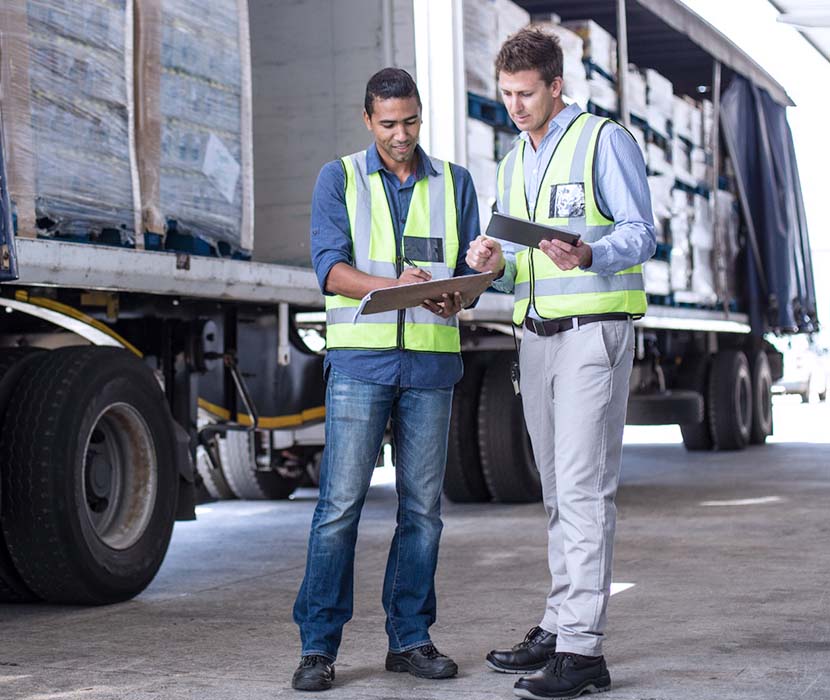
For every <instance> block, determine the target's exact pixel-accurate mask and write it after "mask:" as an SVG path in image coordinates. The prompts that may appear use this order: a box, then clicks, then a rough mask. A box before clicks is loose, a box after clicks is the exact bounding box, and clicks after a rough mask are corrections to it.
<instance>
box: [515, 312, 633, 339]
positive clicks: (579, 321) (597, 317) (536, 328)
mask: <svg viewBox="0 0 830 700" xmlns="http://www.w3.org/2000/svg"><path fill="white" fill-rule="evenodd" d="M630 318H631V316H629V315H628V314H586V315H585V316H566V317H565V318H557V319H553V320H551V321H540V320H539V319H537V318H530V317H528V318H526V319H525V323H524V326H525V328H527V330H529V331H530V332H531V333H535V334H536V335H544V336H547V335H556V334H557V333H561V332H562V331H570V330H573V329H575V328H579V327H580V326H583V325H585V324H586V323H595V322H597V321H627V320H628V319H630Z"/></svg>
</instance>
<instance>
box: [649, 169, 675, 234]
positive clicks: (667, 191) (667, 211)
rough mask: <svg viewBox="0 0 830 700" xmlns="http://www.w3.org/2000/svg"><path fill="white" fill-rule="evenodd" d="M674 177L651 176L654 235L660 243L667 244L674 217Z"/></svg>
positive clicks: (650, 188)
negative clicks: (671, 220)
mask: <svg viewBox="0 0 830 700" xmlns="http://www.w3.org/2000/svg"><path fill="white" fill-rule="evenodd" d="M672 187H674V177H673V176H672V175H649V177H648V188H649V191H650V192H651V209H652V215H653V218H654V233H655V235H656V238H657V242H658V243H667V242H668V240H669V234H670V229H671V225H670V219H671V216H672V194H671V193H672Z"/></svg>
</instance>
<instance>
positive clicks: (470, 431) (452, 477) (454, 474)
mask: <svg viewBox="0 0 830 700" xmlns="http://www.w3.org/2000/svg"><path fill="white" fill-rule="evenodd" d="M464 365H465V366H464V376H463V377H462V378H461V381H460V382H458V384H456V385H455V391H454V392H453V395H452V414H451V416H450V434H449V440H448V442H447V470H446V473H445V474H444V495H445V496H446V497H447V498H449V499H450V500H451V501H453V502H455V503H483V502H485V501H489V500H490V491H489V489H488V488H487V483H486V482H485V481H484V474H483V473H482V471H481V456H480V454H479V449H478V440H477V439H476V440H471V439H470V438H471V437H472V436H475V435H477V433H478V399H479V394H480V393H481V378H482V375H483V374H484V369H485V364H484V362H483V361H481V360H480V359H478V358H471V359H470V360H469V361H467V362H465V363H464Z"/></svg>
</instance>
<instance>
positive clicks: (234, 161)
mask: <svg viewBox="0 0 830 700" xmlns="http://www.w3.org/2000/svg"><path fill="white" fill-rule="evenodd" d="M136 9H137V10H138V12H139V21H138V35H139V41H138V47H139V51H138V53H137V56H136V65H137V94H138V95H139V97H140V103H141V105H142V111H141V112H139V119H138V122H137V139H136V143H137V148H138V154H139V172H140V176H141V188H142V198H143V219H144V226H145V228H146V229H147V230H148V231H149V232H152V233H156V234H162V233H170V232H171V231H172V230H173V227H175V232H176V233H180V234H186V235H188V236H193V237H195V238H199V239H201V240H204V241H206V242H207V243H209V244H210V245H212V246H221V245H224V246H226V249H225V250H224V251H223V252H225V253H230V252H239V251H250V250H251V249H252V248H253V156H252V145H251V144H252V142H251V71H250V48H249V43H248V42H249V39H248V35H249V34H248V14H247V2H245V0H218V1H215V2H211V3H208V4H204V3H201V2H198V0H142V1H141V2H140V3H138V4H137V5H136Z"/></svg>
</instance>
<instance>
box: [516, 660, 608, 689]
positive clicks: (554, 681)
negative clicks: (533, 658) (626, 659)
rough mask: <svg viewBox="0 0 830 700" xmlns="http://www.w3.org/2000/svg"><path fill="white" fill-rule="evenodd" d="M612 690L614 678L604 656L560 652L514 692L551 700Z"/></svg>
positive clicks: (523, 680) (528, 677)
mask: <svg viewBox="0 0 830 700" xmlns="http://www.w3.org/2000/svg"><path fill="white" fill-rule="evenodd" d="M610 688H611V676H610V675H608V667H607V666H606V665H605V659H604V658H603V657H602V656H597V657H589V656H580V655H579V654H569V653H567V652H559V653H557V654H554V655H553V657H552V658H551V660H550V661H548V664H547V666H545V667H544V668H543V669H542V670H541V671H537V672H536V673H534V674H532V675H530V676H527V677H525V678H520V679H519V680H517V681H516V684H515V685H514V686H513V693H514V694H515V695H518V696H519V697H520V698H531V700H552V699H553V698H575V697H577V696H578V695H582V694H583V693H601V692H603V691H605V690H610Z"/></svg>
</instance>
